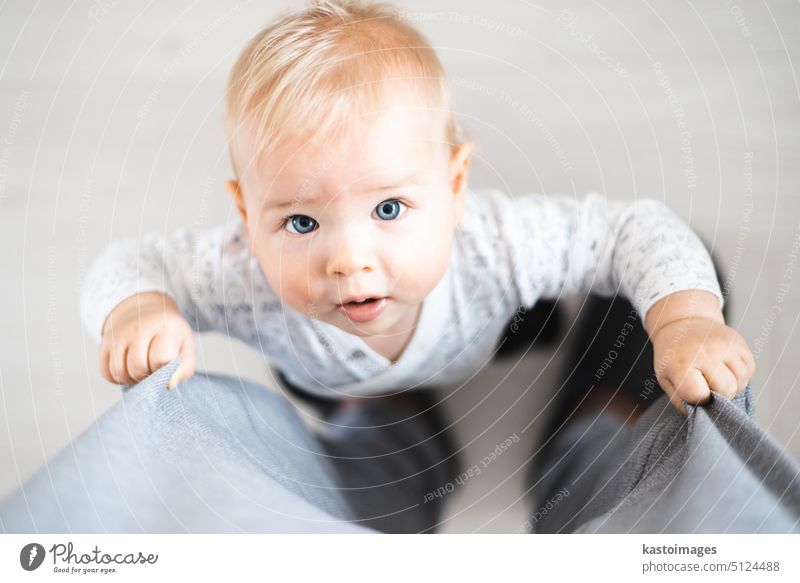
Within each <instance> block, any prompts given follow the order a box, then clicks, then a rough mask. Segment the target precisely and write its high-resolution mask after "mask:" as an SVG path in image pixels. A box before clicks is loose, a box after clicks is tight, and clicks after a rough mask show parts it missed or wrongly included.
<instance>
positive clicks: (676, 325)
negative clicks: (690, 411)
mask: <svg viewBox="0 0 800 583" xmlns="http://www.w3.org/2000/svg"><path fill="white" fill-rule="evenodd" d="M652 342H653V360H654V364H655V372H656V380H657V381H658V383H659V384H660V385H661V388H662V389H664V392H666V393H667V395H668V396H669V398H670V400H671V401H672V404H673V405H675V407H676V408H677V409H678V411H680V412H681V413H682V414H683V415H686V410H685V409H684V407H683V404H682V403H681V399H683V400H684V401H686V402H687V403H691V404H693V405H696V404H700V403H704V402H706V401H708V399H709V398H710V397H711V391H712V390H714V391H716V392H717V393H720V394H722V395H724V396H725V397H727V398H728V399H730V398H733V397H735V396H736V395H738V394H739V393H740V392H742V391H743V390H744V388H745V387H746V386H747V383H748V382H749V381H750V379H751V378H752V377H753V373H754V372H755V370H756V362H755V359H754V358H753V354H752V353H751V352H750V349H749V348H748V347H747V343H746V342H745V340H744V338H743V337H742V335H741V334H739V333H738V332H737V331H736V330H734V329H733V328H731V327H730V326H726V325H725V324H722V323H720V322H717V321H715V320H712V319H709V318H702V317H691V318H683V319H680V320H676V321H674V322H670V323H669V324H666V325H664V326H663V327H662V328H661V329H659V330H658V331H657V332H656V334H655V336H654V337H653V338H652Z"/></svg>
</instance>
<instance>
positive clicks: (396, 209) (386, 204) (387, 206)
mask: <svg viewBox="0 0 800 583" xmlns="http://www.w3.org/2000/svg"><path fill="white" fill-rule="evenodd" d="M405 206H406V205H404V204H403V203H402V202H400V201H399V200H385V201H383V202H382V203H381V204H379V205H378V206H376V207H375V210H376V211H377V213H378V217H379V218H380V219H381V220H383V221H393V220H394V219H396V218H397V217H399V216H400V215H401V214H402V211H403V210H404V208H401V207H405Z"/></svg>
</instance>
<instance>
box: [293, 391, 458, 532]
mask: <svg viewBox="0 0 800 583" xmlns="http://www.w3.org/2000/svg"><path fill="white" fill-rule="evenodd" d="M279 378H280V380H281V383H282V384H283V385H284V387H285V388H286V390H287V391H288V392H289V393H290V394H292V395H294V396H295V397H297V398H298V399H301V400H303V401H304V402H306V403H307V404H309V405H312V406H313V407H314V408H315V410H316V411H317V412H318V414H319V416H320V420H321V421H323V423H324V426H323V428H322V429H321V430H320V431H319V433H318V437H319V439H320V442H321V443H322V445H323V447H324V448H325V451H326V452H327V454H328V455H329V459H330V462H331V465H332V466H333V468H334V471H335V473H336V477H337V483H338V484H339V485H340V486H341V488H342V494H343V496H344V497H345V498H346V499H347V501H348V503H349V505H350V507H351V508H352V509H353V511H354V513H355V515H356V516H357V520H358V523H359V524H361V525H363V526H367V527H369V528H374V529H376V530H379V531H381V532H390V533H416V532H433V531H435V529H436V527H437V526H438V524H439V522H440V520H441V517H442V512H443V506H444V502H443V498H442V497H441V496H435V495H434V493H436V492H437V490H438V489H439V488H440V487H442V486H444V485H446V484H447V483H448V482H450V481H451V480H453V479H454V478H455V477H457V475H458V459H457V458H458V456H457V453H456V447H455V443H454V441H453V439H452V436H451V433H452V431H451V430H450V429H449V428H448V424H447V422H446V415H445V413H444V411H443V405H442V404H441V403H439V402H438V399H436V392H435V391H434V390H433V389H431V388H420V389H415V390H409V391H405V392H402V393H399V394H395V395H391V396H375V397H363V398H353V399H350V400H348V402H347V403H345V404H343V403H341V402H339V403H337V402H335V401H326V400H323V399H320V398H318V397H314V396H311V395H309V394H308V393H305V392H304V391H303V390H302V389H301V388H299V387H295V386H292V384H291V383H290V382H289V381H288V380H287V379H286V378H285V377H283V376H282V375H279Z"/></svg>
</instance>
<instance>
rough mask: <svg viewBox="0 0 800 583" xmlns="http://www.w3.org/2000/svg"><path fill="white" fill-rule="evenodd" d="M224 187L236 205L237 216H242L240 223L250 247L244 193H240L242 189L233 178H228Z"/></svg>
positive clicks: (250, 241) (250, 240)
mask: <svg viewBox="0 0 800 583" xmlns="http://www.w3.org/2000/svg"><path fill="white" fill-rule="evenodd" d="M225 188H227V189H228V192H229V193H230V194H231V198H233V203H234V204H235V205H236V210H238V211H239V216H240V217H241V218H242V225H243V226H244V232H245V234H246V235H247V239H248V242H249V243H250V248H251V249H252V243H253V241H252V239H251V237H250V230H249V229H248V227H247V207H246V206H245V204H244V195H243V194H242V189H241V187H240V186H239V183H238V182H236V181H235V180H228V181H227V182H226V183H225Z"/></svg>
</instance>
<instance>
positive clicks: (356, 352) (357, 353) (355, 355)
mask: <svg viewBox="0 0 800 583" xmlns="http://www.w3.org/2000/svg"><path fill="white" fill-rule="evenodd" d="M365 356H366V354H364V352H363V351H361V350H354V351H353V352H351V353H350V358H364V357H365Z"/></svg>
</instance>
